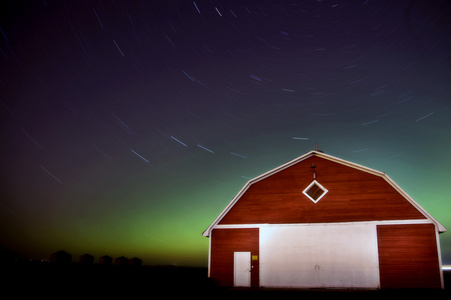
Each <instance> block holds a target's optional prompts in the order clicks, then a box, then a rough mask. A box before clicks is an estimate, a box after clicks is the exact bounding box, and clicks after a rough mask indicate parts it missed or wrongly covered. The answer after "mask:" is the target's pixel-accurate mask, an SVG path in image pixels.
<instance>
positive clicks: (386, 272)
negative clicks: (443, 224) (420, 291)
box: [377, 224, 441, 288]
mask: <svg viewBox="0 0 451 300" xmlns="http://www.w3.org/2000/svg"><path fill="white" fill-rule="evenodd" d="M377 235H378V248H379V271H380V281H381V288H440V287H441V276H440V272H441V270H440V266H439V259H438V253H437V244H436V238H435V237H436V235H435V227H434V225H432V224H415V225H381V226H378V227H377Z"/></svg>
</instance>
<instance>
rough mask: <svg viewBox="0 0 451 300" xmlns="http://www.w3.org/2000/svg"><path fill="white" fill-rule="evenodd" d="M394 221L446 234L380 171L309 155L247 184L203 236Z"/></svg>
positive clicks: (336, 159)
mask: <svg viewBox="0 0 451 300" xmlns="http://www.w3.org/2000/svg"><path fill="white" fill-rule="evenodd" d="M396 220H412V221H413V222H418V223H433V224H434V225H435V226H436V227H437V228H438V231H439V232H444V231H446V229H445V228H444V227H443V226H442V225H441V224H440V223H438V222H437V221H436V220H435V219H434V218H433V217H432V216H430V215H429V214H428V213H427V212H426V211H425V210H424V209H423V208H422V207H421V206H420V205H419V204H418V203H416V202H415V201H414V200H413V199H412V198H411V197H410V196H409V195H408V194H407V193H406V192H404V191H403V190H402V189H401V188H400V187H399V186H398V185H397V184H396V183H395V182H393V181H392V180H391V179H390V178H389V177H388V176H387V175H386V174H385V173H383V172H380V171H377V170H374V169H371V168H367V167H364V166H361V165H358V164H355V163H352V162H349V161H345V160H342V159H339V158H336V157H333V156H331V155H328V154H325V153H322V152H319V151H311V152H308V153H306V154H304V155H302V156H300V157H298V158H296V159H294V160H292V161H290V162H288V163H286V164H284V165H282V166H280V167H278V168H275V169H273V170H271V171H269V172H267V173H264V174H262V175H260V176H258V177H256V178H254V179H252V180H250V181H249V182H248V183H247V184H246V185H245V186H244V187H243V188H242V189H241V191H240V192H239V193H238V194H237V195H236V196H235V198H234V199H233V200H232V201H231V202H230V203H229V205H228V206H227V207H226V208H225V209H224V210H223V212H222V213H221V214H220V215H219V216H218V217H217V219H216V220H215V221H214V222H213V223H212V224H211V225H210V226H209V227H208V228H207V230H205V232H204V233H203V235H204V236H206V237H208V236H210V234H211V231H212V229H213V228H215V227H216V226H228V225H233V224H241V225H242V224H248V225H251V224H306V223H307V224H310V223H341V222H371V221H378V222H381V221H396Z"/></svg>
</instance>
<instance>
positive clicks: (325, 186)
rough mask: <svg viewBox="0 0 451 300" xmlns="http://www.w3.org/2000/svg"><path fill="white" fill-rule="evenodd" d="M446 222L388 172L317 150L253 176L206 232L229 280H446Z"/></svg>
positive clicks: (349, 284)
mask: <svg viewBox="0 0 451 300" xmlns="http://www.w3.org/2000/svg"><path fill="white" fill-rule="evenodd" d="M318 170H320V176H318ZM444 231H446V229H445V228H444V227H443V226H442V225H441V224H440V223H438V222H437V221H436V220H435V219H434V218H433V217H432V216H430V215H429V214H428V213H427V212H426V211H425V210H424V209H423V208H422V207H421V206H420V205H419V204H418V203H416V202H415V201H414V200H413V199H412V198H411V197H410V196H409V195H407V194H406V193H405V192H404V191H403V190H402V189H401V188H400V187H399V186H397V185H396V184H395V183H394V182H393V181H392V180H391V179H390V178H389V177H388V176H387V175H386V174H385V173H383V172H380V171H377V170H374V169H371V168H368V167H364V166H362V165H358V164H355V163H352V162H349V161H345V160H343V159H340V158H337V157H334V156H331V155H328V154H325V153H324V152H322V151H318V150H317V149H316V150H314V151H310V152H308V153H306V154H304V155H302V156H300V157H298V158H296V159H294V160H292V161H289V162H287V163H285V164H282V165H281V166H279V167H277V168H275V169H273V170H270V171H268V172H266V173H264V174H262V175H260V176H258V177H256V178H254V179H251V180H249V181H248V182H247V183H246V185H245V186H244V187H243V188H242V189H241V190H240V192H239V193H238V194H237V195H236V196H235V197H234V198H233V199H232V201H231V202H230V203H229V204H228V205H227V206H226V207H225V208H224V210H223V211H222V212H221V214H220V215H219V216H218V217H217V218H216V219H215V221H214V222H213V223H212V224H211V225H210V226H209V227H208V228H207V230H206V231H205V232H204V236H207V237H209V239H210V240H209V261H208V269H209V271H208V274H209V277H211V278H213V279H214V280H216V281H217V282H218V283H219V284H220V285H223V286H249V287H274V288H319V287H320V288H334V289H336V288H341V289H386V288H443V282H444V280H443V274H442V272H441V253H440V244H439V238H438V235H439V233H441V232H444ZM406 253H408V255H406ZM437 269H440V272H437Z"/></svg>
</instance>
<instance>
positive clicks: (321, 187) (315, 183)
mask: <svg viewBox="0 0 451 300" xmlns="http://www.w3.org/2000/svg"><path fill="white" fill-rule="evenodd" d="M314 185H316V186H317V187H318V188H319V189H321V190H322V191H323V193H322V194H321V195H320V196H319V197H318V198H316V199H314V198H313V197H312V196H310V195H309V194H308V191H309V190H310V189H311V188H312V187H313V186H314ZM328 191H329V190H328V189H326V188H325V187H323V186H322V185H321V184H320V183H319V182H318V181H316V180H313V181H312V183H310V184H309V185H308V186H307V187H306V188H305V189H304V190H303V191H302V193H303V194H304V195H306V196H307V198H309V199H310V200H312V201H313V202H314V203H317V202H318V201H319V200H321V198H323V197H324V195H326V194H327V192H328Z"/></svg>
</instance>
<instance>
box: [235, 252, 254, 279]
mask: <svg viewBox="0 0 451 300" xmlns="http://www.w3.org/2000/svg"><path fill="white" fill-rule="evenodd" d="M233 284H234V286H240V287H250V286H251V253H250V252H234V260H233Z"/></svg>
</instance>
